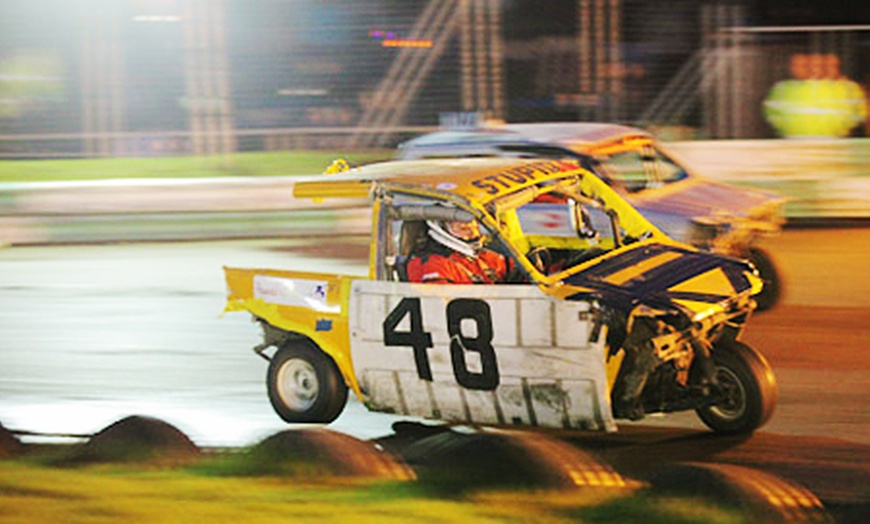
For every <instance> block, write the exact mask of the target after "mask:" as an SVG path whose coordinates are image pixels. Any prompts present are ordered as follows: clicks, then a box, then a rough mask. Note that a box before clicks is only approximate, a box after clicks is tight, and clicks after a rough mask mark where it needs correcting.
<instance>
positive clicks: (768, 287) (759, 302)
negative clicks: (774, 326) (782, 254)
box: [748, 247, 782, 311]
mask: <svg viewBox="0 0 870 524" xmlns="http://www.w3.org/2000/svg"><path fill="white" fill-rule="evenodd" d="M748 258H749V261H750V262H752V265H754V266H755V268H756V269H757V270H758V274H759V275H760V276H761V280H762V281H764V288H763V289H762V290H761V293H759V294H757V295H755V303H756V310H757V311H766V310H768V309H771V308H772V307H773V306H775V305H776V303H777V302H779V299H780V296H782V279H781V278H780V276H779V272H778V271H777V270H776V265H774V263H773V260H772V259H771V258H770V255H768V254H767V252H766V251H764V250H763V249H759V248H757V247H753V248H750V249H749V255H748Z"/></svg>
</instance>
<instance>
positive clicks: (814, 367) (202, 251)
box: [0, 228, 870, 522]
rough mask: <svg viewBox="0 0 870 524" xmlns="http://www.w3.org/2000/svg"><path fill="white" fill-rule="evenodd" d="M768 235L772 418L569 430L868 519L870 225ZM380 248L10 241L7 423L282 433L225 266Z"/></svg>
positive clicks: (228, 437) (3, 360)
mask: <svg viewBox="0 0 870 524" xmlns="http://www.w3.org/2000/svg"><path fill="white" fill-rule="evenodd" d="M764 247H766V248H767V249H768V250H769V251H770V252H771V254H772V255H773V257H774V259H775V261H776V262H777V264H778V265H779V267H780V268H781V269H782V271H783V275H784V277H785V279H786V294H785V297H784V301H783V302H782V304H780V305H779V306H778V307H776V308H774V309H773V310H772V311H769V312H765V313H761V314H757V315H755V316H754V318H753V319H751V321H750V324H749V328H748V330H747V333H746V336H745V340H746V341H747V342H749V343H750V344H751V345H753V346H755V347H757V348H759V349H760V350H761V351H762V352H763V353H764V354H765V355H766V356H767V357H768V359H769V360H770V361H771V364H772V365H773V368H774V370H775V372H776V374H777V377H778V381H779V387H780V399H779V404H778V407H777V412H776V413H775V414H774V417H773V419H772V420H771V422H770V423H769V424H768V425H767V426H766V427H765V428H763V431H760V432H758V433H756V434H755V435H753V436H752V437H748V438H734V437H729V438H723V437H718V436H715V435H712V434H710V433H709V432H707V431H706V430H705V429H704V428H703V427H702V426H701V425H700V424H699V423H698V422H697V421H696V419H695V417H694V416H693V415H691V414H685V415H683V414H681V415H678V416H668V417H663V418H649V419H647V420H644V421H642V422H641V423H637V424H621V425H620V431H619V432H618V433H617V434H615V435H587V434H576V433H575V434H567V435H565V434H560V435H559V436H560V438H564V439H566V440H569V441H571V442H572V443H576V444H577V445H579V446H581V447H583V448H584V449H588V450H590V451H594V452H596V453H598V454H600V455H601V456H603V457H604V458H605V459H606V460H607V461H608V462H610V463H611V464H612V465H613V466H614V467H615V468H617V469H618V470H620V471H622V472H624V473H625V474H628V475H632V474H642V473H644V472H648V471H650V470H653V469H655V468H658V467H661V466H662V465H663V464H667V463H672V462H675V461H707V462H709V461H713V462H724V463H732V464H740V465H745V466H750V467H753V468H756V469H760V470H763V471H766V472H769V473H773V474H775V475H778V476H780V477H782V478H784V479H788V480H789V481H792V482H796V483H798V484H801V485H803V486H805V487H807V488H809V489H810V490H812V491H813V492H814V493H815V494H816V495H817V496H819V497H820V498H821V499H822V500H823V501H824V503H825V504H826V505H827V506H829V507H834V508H841V507H844V508H848V510H847V513H848V514H849V515H859V514H861V512H862V511H865V510H870V508H868V505H870V492H868V486H870V415H868V410H867V406H868V405H870V380H868V379H870V354H868V350H870V276H868V275H867V274H866V269H867V267H866V266H867V264H866V260H868V258H870V229H868V228H863V229H848V230H846V229H838V230H829V229H805V230H790V231H786V232H785V233H784V234H782V235H781V236H779V237H776V238H773V239H770V240H768V241H767V242H766V243H765V245H764ZM365 251H366V245H365V244H363V243H360V242H358V241H356V242H352V241H342V240H334V241H330V242H329V243H324V242H320V241H319V242H317V243H314V242H307V243H300V242H298V241H292V242H291V241H279V240H270V241H236V242H209V243H189V244H188V243H179V244H131V245H104V246H68V247H28V248H11V249H5V250H0V334H2V338H0V364H2V369H3V371H2V373H0V423H2V424H3V425H4V426H6V427H7V428H13V429H20V430H29V431H35V432H58V433H92V432H95V431H97V430H100V429H102V428H103V427H105V426H106V425H108V424H109V423H111V422H114V421H115V420H118V419H120V418H122V417H124V416H128V415H132V414H143V415H151V416H155V417H158V418H161V419H163V420H166V421H168V422H170V423H172V424H175V425H176V426H178V427H179V428H180V429H182V430H183V431H185V432H186V433H187V434H188V435H190V436H191V437H192V438H193V439H194V440H195V441H196V442H197V443H200V444H202V445H238V444H250V443H253V442H255V441H256V440H258V439H259V438H262V437H263V436H265V435H268V434H272V433H275V432H276V431H279V430H281V429H284V428H285V427H286V426H284V425H283V423H281V421H280V420H279V419H278V418H277V416H275V415H274V414H273V413H272V412H271V408H269V406H268V403H267V400H266V395H265V388H264V386H263V377H264V375H265V363H264V362H263V361H262V360H260V359H258V358H257V357H256V356H254V355H253V354H252V353H250V352H249V348H251V347H253V345H255V344H256V343H257V342H258V337H259V333H258V330H257V329H256V327H255V326H253V325H252V324H251V323H250V322H249V321H248V319H247V318H246V317H245V316H244V315H241V314H232V315H227V316H226V317H224V318H219V313H220V311H221V309H222V306H223V291H224V289H223V281H222V275H221V269H220V268H221V265H231V266H259V267H294V268H298V269H309V270H322V271H334V272H347V273H351V274H361V273H362V272H363V271H364V266H363V265H364V263H365ZM392 420H394V419H393V418H390V417H386V416H382V415H378V414H372V413H367V412H365V410H364V409H363V408H362V407H361V406H360V405H359V404H358V403H351V404H349V405H348V408H347V410H346V412H345V413H344V414H343V415H342V417H340V418H339V419H338V420H337V421H336V422H335V423H334V424H333V425H332V426H331V427H332V428H333V429H337V430H340V431H345V432H348V433H351V434H353V435H356V436H359V437H363V438H371V437H375V436H379V435H383V434H384V432H385V431H387V432H388V431H389V427H390V423H391V422H392ZM844 520H845V521H851V520H854V521H856V522H858V521H860V520H858V519H851V518H847V519H844Z"/></svg>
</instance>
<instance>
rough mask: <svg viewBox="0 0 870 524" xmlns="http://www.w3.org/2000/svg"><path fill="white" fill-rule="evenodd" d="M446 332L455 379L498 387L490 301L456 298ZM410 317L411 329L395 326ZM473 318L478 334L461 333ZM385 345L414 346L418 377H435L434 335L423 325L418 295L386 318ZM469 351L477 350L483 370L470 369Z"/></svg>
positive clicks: (465, 384)
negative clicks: (432, 364)
mask: <svg viewBox="0 0 870 524" xmlns="http://www.w3.org/2000/svg"><path fill="white" fill-rule="evenodd" d="M446 313H447V333H448V335H450V360H451V362H452V363H453V376H454V377H456V382H457V383H458V384H459V385H460V386H462V387H464V388H467V389H479V390H486V391H491V390H494V389H495V388H497V387H498V384H499V373H498V362H496V359H495V349H493V347H492V314H491V313H490V310H489V304H487V303H486V302H484V301H482V300H476V299H472V298H457V299H454V300H451V301H450V302H448V303H447V312H446ZM406 316H408V317H409V320H410V329H409V330H408V331H397V330H396V327H397V326H398V325H399V323H400V322H402V320H403V319H404V318H405V317H406ZM465 319H470V320H473V321H474V322H475V324H476V325H477V335H476V336H474V337H469V336H466V335H465V334H464V333H462V321H463V320H465ZM383 328H384V344H386V345H387V346H404V347H411V348H413V349H414V362H415V363H416V365H417V376H419V377H420V379H421V380H429V381H431V380H432V369H431V367H430V366H429V353H428V352H427V350H428V349H430V348H432V347H433V345H432V334H431V333H429V332H428V331H426V330H425V329H424V328H423V314H422V311H421V309H420V299H419V298H403V299H402V300H401V301H400V302H399V303H398V304H397V305H396V307H395V308H393V310H392V311H391V312H390V314H389V315H387V318H386V319H385V320H384V324H383ZM468 353H477V354H478V356H479V358H480V371H479V372H475V371H471V370H470V369H468V361H467V360H466V357H467V355H468Z"/></svg>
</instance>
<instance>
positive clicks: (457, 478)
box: [379, 423, 638, 492]
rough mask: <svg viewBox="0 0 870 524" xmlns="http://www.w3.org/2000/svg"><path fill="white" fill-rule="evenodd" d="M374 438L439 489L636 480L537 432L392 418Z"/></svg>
mask: <svg viewBox="0 0 870 524" xmlns="http://www.w3.org/2000/svg"><path fill="white" fill-rule="evenodd" d="M393 430H394V431H395V435H394V436H391V437H387V438H384V439H381V440H380V441H379V442H380V443H381V445H383V446H384V447H385V448H386V449H387V450H389V451H391V452H392V453H394V454H398V455H399V456H401V457H402V459H403V460H404V461H405V462H407V463H408V464H409V465H410V466H411V467H412V468H414V470H415V471H416V472H417V475H418V477H419V479H420V481H421V482H423V483H426V484H428V485H430V486H432V487H435V488H436V489H438V490H440V491H451V492H462V491H466V490H469V489H479V488H482V487H483V488H527V489H555V490H564V489H573V488H604V489H630V488H634V487H636V486H637V485H638V484H637V483H636V482H633V481H631V480H629V479H625V478H623V477H622V476H621V475H620V474H619V473H617V472H616V471H614V470H613V469H612V468H611V467H610V466H609V465H607V464H605V463H603V462H602V461H600V460H599V459H598V458H596V457H594V456H593V455H591V454H590V453H587V452H585V451H583V450H581V449H578V448H576V447H573V446H571V445H569V444H567V443H565V442H562V441H559V440H556V439H552V438H550V437H548V436H546V435H544V434H543V433H538V432H531V431H503V430H467V431H466V430H459V429H455V428H451V427H450V426H427V425H425V424H415V423H398V424H396V425H394V426H393Z"/></svg>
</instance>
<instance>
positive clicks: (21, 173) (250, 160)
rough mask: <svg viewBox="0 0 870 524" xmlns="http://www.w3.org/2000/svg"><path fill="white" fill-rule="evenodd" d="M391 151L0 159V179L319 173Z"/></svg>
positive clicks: (383, 157) (382, 156)
mask: <svg viewBox="0 0 870 524" xmlns="http://www.w3.org/2000/svg"><path fill="white" fill-rule="evenodd" d="M391 154H392V152H390V151H275V152H256V153H236V154H233V155H232V156H226V157H223V156H207V157H172V158H104V159H74V160H7V161H2V162H0V182H55V181H70V180H106V179H119V178H203V177H240V176H258V177H263V176H287V175H312V174H317V173H322V172H323V170H324V169H326V167H327V166H329V165H330V164H331V163H332V161H333V160H335V159H337V158H344V159H345V160H347V161H348V162H349V163H350V164H351V165H358V164H364V163H369V162H374V161H379V160H387V159H389V158H390V155H391Z"/></svg>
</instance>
